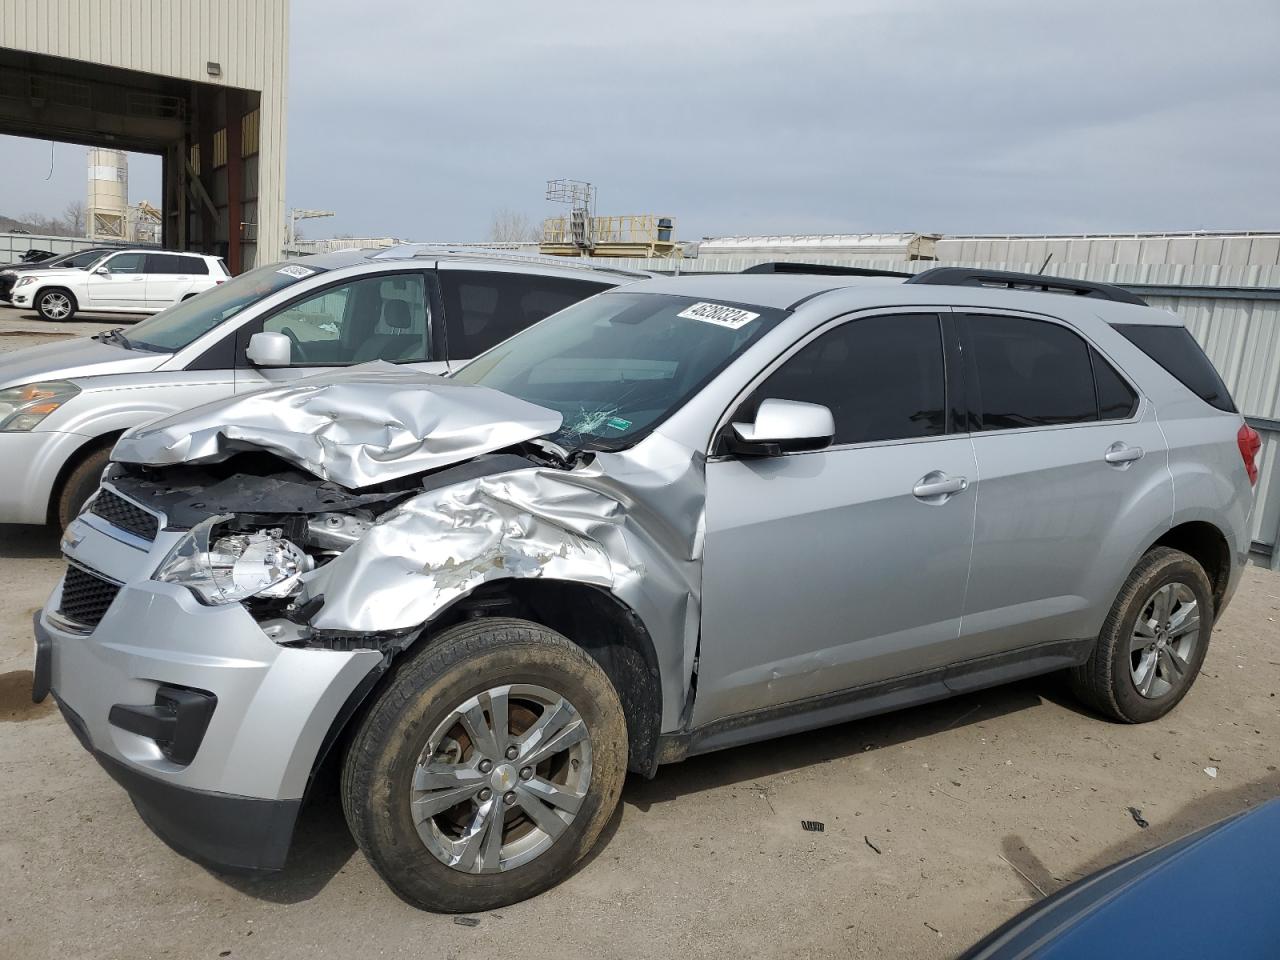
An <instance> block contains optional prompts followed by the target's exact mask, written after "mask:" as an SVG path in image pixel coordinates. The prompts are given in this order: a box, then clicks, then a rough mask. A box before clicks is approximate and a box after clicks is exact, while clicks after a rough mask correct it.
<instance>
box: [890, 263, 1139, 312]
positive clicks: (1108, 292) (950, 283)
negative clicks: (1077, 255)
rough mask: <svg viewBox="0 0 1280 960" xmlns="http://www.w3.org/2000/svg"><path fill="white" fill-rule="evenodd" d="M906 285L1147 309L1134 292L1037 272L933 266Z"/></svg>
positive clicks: (1108, 285)
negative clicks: (1031, 293)
mask: <svg viewBox="0 0 1280 960" xmlns="http://www.w3.org/2000/svg"><path fill="white" fill-rule="evenodd" d="M907 283H936V284H940V285H942V286H947V287H1003V288H1005V289H1006V290H1036V291H1039V292H1041V293H1065V294H1070V295H1074V296H1077V297H1093V298H1094V299H1097V300H1114V301H1116V302H1117V303H1136V304H1138V305H1139V306H1142V307H1145V306H1147V301H1145V300H1143V299H1142V298H1141V297H1140V296H1138V295H1137V294H1136V293H1130V292H1129V291H1128V290H1125V289H1123V288H1121V287H1117V286H1113V285H1112V284H1110V283H1095V282H1094V281H1092V280H1072V279H1071V278H1069V277H1046V276H1043V275H1042V274H1038V273H1015V272H1014V271H1012V270H983V269H981V268H980V267H934V268H933V269H931V270H925V271H923V272H922V273H917V274H916V275H915V276H914V277H912V278H911V279H910V280H908V281H907Z"/></svg>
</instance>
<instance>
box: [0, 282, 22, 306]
mask: <svg viewBox="0 0 1280 960" xmlns="http://www.w3.org/2000/svg"><path fill="white" fill-rule="evenodd" d="M17 279H18V278H17V277H0V300H8V299H9V298H10V297H11V296H12V295H13V294H12V291H13V285H14V283H15V282H16V281H17Z"/></svg>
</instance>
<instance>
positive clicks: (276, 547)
mask: <svg viewBox="0 0 1280 960" xmlns="http://www.w3.org/2000/svg"><path fill="white" fill-rule="evenodd" d="M230 519H233V518H232V517H229V516H217V517H210V518H209V519H208V520H205V521H204V522H203V523H199V524H197V525H196V526H194V527H192V528H191V532H190V533H188V534H187V535H186V536H185V537H183V538H182V539H181V540H179V541H178V543H177V545H175V546H174V548H173V549H172V550H170V551H169V555H168V556H167V557H165V559H164V562H163V563H161V564H160V567H159V569H158V570H156V572H155V574H154V575H153V577H152V579H153V580H160V581H163V582H164V583H177V584H181V585H182V586H184V587H186V588H187V589H188V590H190V591H191V592H192V593H194V594H195V595H196V598H197V599H198V600H199V601H200V602H201V603H205V604H209V605H215V604H221V603H236V602H237V601H240V600H246V599H248V598H249V597H286V596H288V595H289V594H291V593H292V592H293V591H294V590H295V589H297V586H298V578H299V577H301V575H302V574H304V573H306V572H307V571H308V570H310V569H311V567H312V560H311V558H310V557H309V556H307V555H306V554H305V553H304V552H303V551H302V549H301V548H299V547H298V546H296V545H294V544H293V543H290V542H289V541H288V540H285V539H284V538H283V537H282V536H281V535H280V531H279V530H260V531H257V532H255V533H231V534H227V535H225V536H220V537H217V538H214V537H213V532H214V529H215V528H216V527H217V526H218V525H219V524H222V523H225V522H226V521H227V520H230Z"/></svg>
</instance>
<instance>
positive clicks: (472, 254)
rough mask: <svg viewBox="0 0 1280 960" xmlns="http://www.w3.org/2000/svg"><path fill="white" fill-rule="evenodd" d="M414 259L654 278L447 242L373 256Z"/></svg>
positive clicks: (397, 248)
mask: <svg viewBox="0 0 1280 960" xmlns="http://www.w3.org/2000/svg"><path fill="white" fill-rule="evenodd" d="M414 257H442V258H446V259H448V258H458V259H467V260H493V261H505V262H507V263H522V264H533V265H537V266H545V267H558V268H560V269H562V270H581V271H583V272H584V273H612V274H616V275H618V276H624V277H634V278H636V279H647V278H651V277H652V276H653V274H652V273H650V272H648V271H646V270H628V269H626V268H625V267H615V266H611V265H609V264H602V263H594V262H592V261H587V260H582V259H579V258H576V257H557V256H551V255H549V254H541V253H525V252H524V251H521V250H501V249H495V248H493V247H467V246H460V245H458V244H448V243H400V244H396V245H395V246H394V247H383V248H380V249H378V250H377V252H376V253H373V254H371V257H370V259H373V260H402V259H409V258H414Z"/></svg>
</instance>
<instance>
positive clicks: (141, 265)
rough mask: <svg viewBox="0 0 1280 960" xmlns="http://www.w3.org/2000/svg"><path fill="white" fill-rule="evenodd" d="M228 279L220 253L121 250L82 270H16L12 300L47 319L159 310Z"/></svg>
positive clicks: (157, 311) (15, 303) (17, 305)
mask: <svg viewBox="0 0 1280 960" xmlns="http://www.w3.org/2000/svg"><path fill="white" fill-rule="evenodd" d="M229 278H230V274H229V273H228V272H227V268H226V266H225V265H224V264H223V262H222V260H221V259H219V258H218V257H211V256H206V255H204V254H201V253H170V252H157V251H153V250H120V251H118V252H116V253H109V254H107V255H105V256H104V257H103V258H102V259H101V260H99V261H97V262H96V263H94V264H93V265H92V266H90V267H89V268H88V269H84V270H82V269H67V270H31V271H29V272H28V271H18V275H17V277H16V278H15V280H14V282H13V299H12V304H13V306H15V307H19V308H27V309H30V308H32V307H34V308H35V310H36V312H37V313H39V314H40V316H41V317H43V318H44V319H45V320H69V319H71V317H72V316H73V315H74V314H75V312H76V311H77V310H92V311H95V312H101V313H159V312H160V311H161V310H163V309H164V308H165V307H168V306H170V305H172V304H175V303H177V302H178V301H179V300H186V299H187V298H188V297H193V296H195V295H196V294H197V293H200V292H201V291H203V290H208V289H209V288H210V287H212V286H216V285H217V284H219V283H222V282H224V281H225V280H228V279H229Z"/></svg>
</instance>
